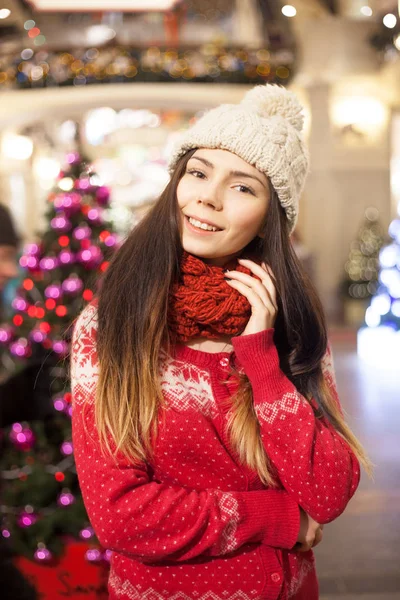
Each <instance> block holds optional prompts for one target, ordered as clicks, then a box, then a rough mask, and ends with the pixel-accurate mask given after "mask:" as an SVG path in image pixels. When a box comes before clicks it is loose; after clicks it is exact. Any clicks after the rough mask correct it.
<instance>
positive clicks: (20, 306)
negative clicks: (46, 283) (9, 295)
mask: <svg viewBox="0 0 400 600" xmlns="http://www.w3.org/2000/svg"><path fill="white" fill-rule="evenodd" d="M11 304H12V307H13V309H14V310H20V311H24V310H26V309H27V308H28V303H27V302H26V300H24V298H21V296H16V297H15V298H14V300H13V301H12V303H11Z"/></svg>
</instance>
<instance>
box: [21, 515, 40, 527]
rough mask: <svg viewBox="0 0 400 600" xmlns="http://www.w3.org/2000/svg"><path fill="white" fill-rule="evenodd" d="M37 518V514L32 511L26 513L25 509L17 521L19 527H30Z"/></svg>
mask: <svg viewBox="0 0 400 600" xmlns="http://www.w3.org/2000/svg"><path fill="white" fill-rule="evenodd" d="M37 520H38V516H37V515H35V514H34V513H28V512H26V511H22V512H21V513H20V514H19V516H18V519H17V523H18V525H19V526H20V527H30V526H31V525H33V524H34V523H36V521H37Z"/></svg>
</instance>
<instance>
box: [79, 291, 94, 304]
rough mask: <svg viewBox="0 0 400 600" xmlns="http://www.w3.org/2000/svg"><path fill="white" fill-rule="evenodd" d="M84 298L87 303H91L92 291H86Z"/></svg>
mask: <svg viewBox="0 0 400 600" xmlns="http://www.w3.org/2000/svg"><path fill="white" fill-rule="evenodd" d="M82 298H83V299H84V300H86V302H90V301H91V300H92V299H93V292H92V290H85V291H84V292H83V294H82Z"/></svg>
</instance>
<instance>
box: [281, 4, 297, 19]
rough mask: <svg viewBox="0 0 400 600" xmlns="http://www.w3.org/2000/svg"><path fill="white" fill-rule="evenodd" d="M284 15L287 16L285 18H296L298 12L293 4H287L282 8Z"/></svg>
mask: <svg viewBox="0 0 400 600" xmlns="http://www.w3.org/2000/svg"><path fill="white" fill-rule="evenodd" d="M282 14H283V15H285V17H295V16H296V14H297V10H296V9H295V7H294V6H292V5H291V4H285V6H283V7H282Z"/></svg>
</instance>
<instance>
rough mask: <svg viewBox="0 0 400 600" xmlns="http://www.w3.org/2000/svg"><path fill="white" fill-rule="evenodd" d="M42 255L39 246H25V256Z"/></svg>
mask: <svg viewBox="0 0 400 600" xmlns="http://www.w3.org/2000/svg"><path fill="white" fill-rule="evenodd" d="M39 253H40V248H39V246H38V245H37V244H27V245H26V246H24V249H23V254H30V255H32V256H35V255H37V254H39Z"/></svg>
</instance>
